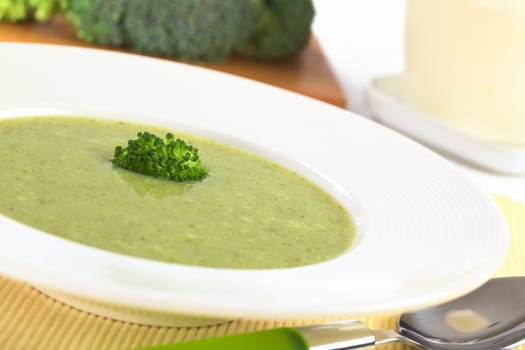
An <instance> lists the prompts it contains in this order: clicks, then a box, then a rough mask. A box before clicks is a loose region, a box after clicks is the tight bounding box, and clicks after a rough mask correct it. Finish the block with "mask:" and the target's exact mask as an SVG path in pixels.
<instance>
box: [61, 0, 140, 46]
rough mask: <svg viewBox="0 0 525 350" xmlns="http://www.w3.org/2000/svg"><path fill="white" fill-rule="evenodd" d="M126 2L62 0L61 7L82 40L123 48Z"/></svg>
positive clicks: (122, 0)
mask: <svg viewBox="0 0 525 350" xmlns="http://www.w3.org/2000/svg"><path fill="white" fill-rule="evenodd" d="M125 2H126V0H60V7H61V9H62V11H63V12H64V14H65V16H66V18H67V19H68V20H69V21H71V23H73V25H74V26H75V28H76V30H77V36H78V37H79V38H80V39H82V40H85V41H87V42H89V43H95V44H102V45H112V46H122V45H124V30H123V29H122V20H123V16H124V4H125ZM146 2H149V1H146Z"/></svg>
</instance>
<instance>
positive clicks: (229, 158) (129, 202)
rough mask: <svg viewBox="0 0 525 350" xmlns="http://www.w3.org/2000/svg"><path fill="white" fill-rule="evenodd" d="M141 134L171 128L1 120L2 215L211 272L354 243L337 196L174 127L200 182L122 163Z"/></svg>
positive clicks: (316, 256)
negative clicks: (122, 149) (118, 152)
mask: <svg viewBox="0 0 525 350" xmlns="http://www.w3.org/2000/svg"><path fill="white" fill-rule="evenodd" d="M143 130H148V131H150V132H154V133H156V134H158V135H164V134H166V133H167V132H169V130H163V129H160V128H157V127H151V126H144V125H138V124H132V123H124V122H117V121H108V120H100V119H91V118H77V117H38V118H36V117H35V118H13V119H5V120H2V121H0V213H1V214H3V215H5V216H8V217H11V218H13V219H15V220H18V221H20V222H22V223H24V224H27V225H29V226H32V227H34V228H37V229H40V230H42V231H45V232H48V233H51V234H53V235H56V236H59V237H63V238H66V239H69V240H73V241H76V242H79V243H83V244H86V245H90V246H94V247H98V248H101V249H105V250H109V251H112V252H117V253H121V254H126V255H131V256H136V257H142V258H147V259H153V260H160V261H166V262H175V263H180V264H187V265H198V266H208V267H226V268H254V269H261V268H284V267H294V266H301V265H307V264H312V263H317V262H321V261H325V260H328V259H331V258H334V257H337V256H338V255H340V254H342V253H343V252H344V251H346V250H347V249H348V247H349V246H350V244H351V242H352V240H353V238H354V234H355V227H354V223H353V221H352V218H351V217H350V216H349V214H348V213H347V211H346V210H345V209H344V208H343V207H342V206H341V205H340V204H339V203H338V202H337V201H336V200H335V199H333V198H332V197H331V196H330V195H329V194H327V193H326V192H325V191H323V190H322V189H321V188H319V187H318V186H317V185H315V184H313V183H311V182H310V181H309V180H306V179H305V178H303V177H301V176H299V175H298V174H296V173H294V172H292V171H289V170H287V169H286V168H284V167H282V166H280V165H278V164H275V163H273V162H270V161H268V160H265V159H263V158H261V157H259V156H256V155H254V154H251V153H248V152H245V151H243V150H240V149H237V148H235V147H232V146H228V145H224V144H221V143H218V142H215V141H212V140H206V139H203V138H199V137H194V136H192V135H181V134H180V133H176V132H173V131H171V132H173V133H174V134H175V135H176V136H177V137H181V138H184V139H185V140H186V141H187V142H189V143H191V144H192V145H193V146H195V147H197V148H198V149H199V155H200V158H201V160H202V163H203V165H204V166H205V167H206V168H207V170H208V176H207V177H206V178H204V179H203V180H200V181H192V182H174V181H169V180H163V179H158V178H153V177H149V176H146V175H141V174H137V173H134V172H131V171H129V170H125V169H122V168H119V167H116V166H114V165H112V164H111V159H112V157H113V151H114V148H115V146H117V145H122V146H125V145H126V144H127V141H128V139H132V138H134V137H135V136H136V134H137V131H143ZM27 243H28V244H31V242H27Z"/></svg>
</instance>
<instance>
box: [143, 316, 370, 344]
mask: <svg viewBox="0 0 525 350" xmlns="http://www.w3.org/2000/svg"><path fill="white" fill-rule="evenodd" d="M374 344H375V337H374V335H373V333H372V331H371V330H370V329H369V328H368V327H367V326H366V325H364V324H363V323H361V322H359V321H338V322H331V323H325V324H320V325H315V326H306V327H297V328H277V329H271V330H266V331H259V332H253V333H244V334H237V335H230V336H225V337H217V338H210V339H203V340H194V341H189V342H184V343H178V344H171V345H160V346H156V347H150V348H144V349H142V350H229V349H243V350H268V349H272V350H343V349H374Z"/></svg>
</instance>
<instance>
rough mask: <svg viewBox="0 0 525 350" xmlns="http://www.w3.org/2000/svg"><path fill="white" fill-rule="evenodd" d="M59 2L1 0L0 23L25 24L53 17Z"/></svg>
mask: <svg viewBox="0 0 525 350" xmlns="http://www.w3.org/2000/svg"><path fill="white" fill-rule="evenodd" d="M58 1H59V0H0V21H7V22H23V21H30V20H33V19H36V20H37V21H41V22H43V21H47V20H49V19H51V17H53V15H54V14H55V12H56V10H57V8H58Z"/></svg>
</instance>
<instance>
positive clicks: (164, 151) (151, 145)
mask: <svg viewBox="0 0 525 350" xmlns="http://www.w3.org/2000/svg"><path fill="white" fill-rule="evenodd" d="M112 163H113V164H115V165H117V166H119V167H121V168H124V169H128V170H131V171H134V172H137V173H141V174H145V175H150V176H154V177H160V178H165V179H169V180H173V181H179V182H182V181H191V180H201V179H203V178H204V177H205V176H206V175H207V174H208V171H207V170H206V169H205V168H204V167H203V166H202V164H201V160H200V158H199V151H198V149H197V148H195V147H193V146H191V145H188V144H187V143H186V142H185V141H184V140H181V139H178V138H177V139H175V137H174V136H173V134H172V133H168V134H166V142H164V140H163V139H161V138H160V137H158V136H156V135H154V134H151V133H149V132H147V131H144V132H139V133H137V139H136V140H129V141H128V147H126V148H123V147H121V146H117V147H115V155H114V158H113V160H112Z"/></svg>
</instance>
